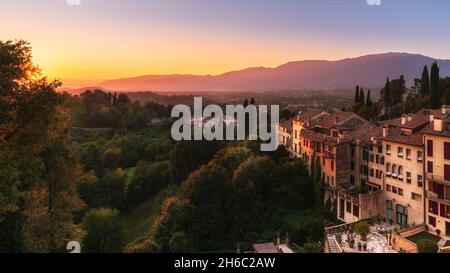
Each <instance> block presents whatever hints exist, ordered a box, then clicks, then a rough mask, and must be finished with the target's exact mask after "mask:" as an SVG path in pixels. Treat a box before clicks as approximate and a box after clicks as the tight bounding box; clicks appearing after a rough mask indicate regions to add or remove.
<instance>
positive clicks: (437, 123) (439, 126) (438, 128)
mask: <svg viewBox="0 0 450 273" xmlns="http://www.w3.org/2000/svg"><path fill="white" fill-rule="evenodd" d="M434 131H435V132H442V131H444V120H443V119H440V118H437V119H435V120H434Z"/></svg>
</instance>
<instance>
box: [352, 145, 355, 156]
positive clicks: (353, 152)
mask: <svg viewBox="0 0 450 273" xmlns="http://www.w3.org/2000/svg"><path fill="white" fill-rule="evenodd" d="M352 157H355V147H352Z"/></svg>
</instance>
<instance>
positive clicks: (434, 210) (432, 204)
mask: <svg viewBox="0 0 450 273" xmlns="http://www.w3.org/2000/svg"><path fill="white" fill-rule="evenodd" d="M428 206H429V209H430V213H433V214H435V215H438V214H439V204H438V203H436V202H434V201H431V200H430V201H429V202H428Z"/></svg>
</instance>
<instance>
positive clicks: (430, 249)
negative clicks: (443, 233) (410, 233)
mask: <svg viewBox="0 0 450 273" xmlns="http://www.w3.org/2000/svg"><path fill="white" fill-rule="evenodd" d="M417 248H418V250H419V253H437V252H438V246H437V244H436V242H434V241H432V240H429V239H423V240H419V241H418V242H417Z"/></svg>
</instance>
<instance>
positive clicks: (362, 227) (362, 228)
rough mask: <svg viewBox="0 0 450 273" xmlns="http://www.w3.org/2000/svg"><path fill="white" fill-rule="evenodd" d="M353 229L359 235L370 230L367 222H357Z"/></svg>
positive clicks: (365, 234)
mask: <svg viewBox="0 0 450 273" xmlns="http://www.w3.org/2000/svg"><path fill="white" fill-rule="evenodd" d="M355 231H356V233H358V234H359V235H362V236H367V234H369V232H370V225H369V223H367V222H365V221H364V222H359V223H357V224H356V225H355Z"/></svg>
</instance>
